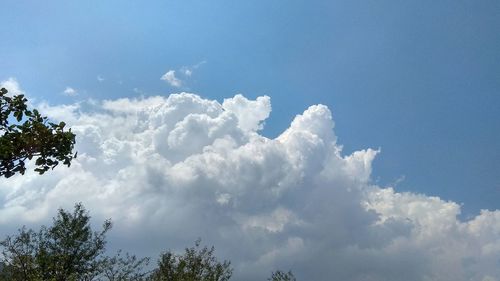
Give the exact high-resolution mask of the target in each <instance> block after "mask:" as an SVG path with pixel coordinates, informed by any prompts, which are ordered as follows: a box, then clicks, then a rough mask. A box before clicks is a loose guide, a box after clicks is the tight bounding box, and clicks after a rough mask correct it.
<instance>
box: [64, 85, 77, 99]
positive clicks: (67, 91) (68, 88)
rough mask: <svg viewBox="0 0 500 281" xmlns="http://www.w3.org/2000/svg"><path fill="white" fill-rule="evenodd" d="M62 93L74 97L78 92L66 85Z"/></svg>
mask: <svg viewBox="0 0 500 281" xmlns="http://www.w3.org/2000/svg"><path fill="white" fill-rule="evenodd" d="M63 94H64V95H65V96H68V97H75V96H77V95H78V92H77V91H76V90H75V89H73V88H71V87H66V89H64V91H63Z"/></svg>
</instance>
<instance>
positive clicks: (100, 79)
mask: <svg viewBox="0 0 500 281" xmlns="http://www.w3.org/2000/svg"><path fill="white" fill-rule="evenodd" d="M104 80H105V79H104V78H103V77H102V76H101V75H97V81H98V82H102V81H104Z"/></svg>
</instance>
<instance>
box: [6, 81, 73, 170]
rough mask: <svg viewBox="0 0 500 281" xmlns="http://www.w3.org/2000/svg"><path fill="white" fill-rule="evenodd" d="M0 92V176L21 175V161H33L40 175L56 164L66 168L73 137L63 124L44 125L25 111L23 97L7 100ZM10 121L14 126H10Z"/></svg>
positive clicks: (41, 119) (37, 116) (44, 119)
mask: <svg viewBox="0 0 500 281" xmlns="http://www.w3.org/2000/svg"><path fill="white" fill-rule="evenodd" d="M7 93H8V91H7V90H6V89H5V88H2V89H0V133H3V134H2V135H1V136H0V176H5V177H7V178H8V177H11V176H13V175H15V174H16V173H20V174H24V172H25V171H26V167H25V161H26V160H31V159H32V158H33V157H36V160H35V165H36V168H35V171H36V172H38V173H40V174H43V173H45V172H46V171H48V170H49V169H54V168H55V167H56V166H57V165H58V164H59V163H63V164H64V165H67V166H70V165H71V160H72V159H73V158H75V157H76V154H74V155H73V147H74V144H75V134H73V133H72V132H71V129H69V130H67V131H66V130H65V126H66V124H65V123H64V122H60V123H59V124H55V123H51V122H48V120H47V117H43V116H41V115H40V113H39V112H38V111H37V110H36V109H33V110H28V106H27V101H28V100H27V99H26V98H25V97H24V95H15V96H13V97H9V96H8V95H7ZM12 121H14V124H11V122H12Z"/></svg>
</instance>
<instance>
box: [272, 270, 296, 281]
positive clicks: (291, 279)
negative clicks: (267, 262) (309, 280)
mask: <svg viewBox="0 0 500 281" xmlns="http://www.w3.org/2000/svg"><path fill="white" fill-rule="evenodd" d="M267 280H268V281H297V279H295V276H294V275H293V273H292V271H288V272H286V273H285V272H283V271H281V270H277V271H275V272H273V273H272V274H271V278H268V279H267Z"/></svg>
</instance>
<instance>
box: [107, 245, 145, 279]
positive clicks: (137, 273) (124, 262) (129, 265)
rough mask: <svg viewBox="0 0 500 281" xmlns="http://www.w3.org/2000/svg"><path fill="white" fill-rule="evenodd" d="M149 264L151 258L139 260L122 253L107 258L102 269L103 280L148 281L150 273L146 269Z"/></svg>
mask: <svg viewBox="0 0 500 281" xmlns="http://www.w3.org/2000/svg"><path fill="white" fill-rule="evenodd" d="M148 264H149V258H142V259H139V258H137V257H136V256H135V255H130V254H128V253H125V256H123V255H122V252H121V251H118V254H117V255H116V256H114V257H111V258H109V257H108V258H106V259H105V260H104V263H103V267H102V273H101V275H102V278H104V279H105V280H109V281H125V280H127V281H128V280H134V281H142V280H147V279H146V278H147V277H148V275H149V273H150V272H147V271H144V268H145V267H146V266H147V265H148Z"/></svg>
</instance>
